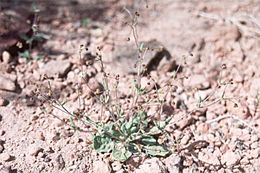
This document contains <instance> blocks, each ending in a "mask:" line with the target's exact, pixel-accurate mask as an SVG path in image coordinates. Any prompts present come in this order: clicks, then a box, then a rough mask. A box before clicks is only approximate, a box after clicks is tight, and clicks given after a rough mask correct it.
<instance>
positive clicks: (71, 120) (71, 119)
mask: <svg viewBox="0 0 260 173" xmlns="http://www.w3.org/2000/svg"><path fill="white" fill-rule="evenodd" d="M70 126H71V127H72V128H73V129H74V130H76V129H77V127H76V125H75V123H74V121H73V117H72V116H71V117H70Z"/></svg>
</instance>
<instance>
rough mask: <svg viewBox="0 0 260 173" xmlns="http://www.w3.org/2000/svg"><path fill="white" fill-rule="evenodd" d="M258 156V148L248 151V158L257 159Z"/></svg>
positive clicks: (259, 151) (259, 149)
mask: <svg viewBox="0 0 260 173" xmlns="http://www.w3.org/2000/svg"><path fill="white" fill-rule="evenodd" d="M259 156H260V148H256V149H253V150H250V157H251V158H254V159H256V158H258V157H259Z"/></svg>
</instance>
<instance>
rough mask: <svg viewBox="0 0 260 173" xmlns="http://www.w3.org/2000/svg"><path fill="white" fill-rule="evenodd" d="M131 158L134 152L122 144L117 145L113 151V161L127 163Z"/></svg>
mask: <svg viewBox="0 0 260 173" xmlns="http://www.w3.org/2000/svg"><path fill="white" fill-rule="evenodd" d="M131 156H132V152H130V151H129V150H128V149H127V148H126V147H124V146H122V145H120V144H116V145H115V147H114V149H113V151H112V157H113V159H115V160H118V161H120V162H124V161H126V160H127V159H129V158H130V157H131Z"/></svg>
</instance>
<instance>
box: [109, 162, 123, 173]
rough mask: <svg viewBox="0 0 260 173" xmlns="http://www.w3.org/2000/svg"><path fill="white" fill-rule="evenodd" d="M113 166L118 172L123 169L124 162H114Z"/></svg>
mask: <svg viewBox="0 0 260 173" xmlns="http://www.w3.org/2000/svg"><path fill="white" fill-rule="evenodd" d="M111 166H112V169H113V171H116V172H118V171H120V170H121V169H122V164H121V163H120V162H118V161H115V162H113V163H112V165H111Z"/></svg>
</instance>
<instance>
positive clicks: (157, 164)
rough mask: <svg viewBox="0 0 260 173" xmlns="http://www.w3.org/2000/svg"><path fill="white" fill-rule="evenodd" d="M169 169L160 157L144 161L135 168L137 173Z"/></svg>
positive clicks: (158, 171) (161, 172) (158, 172)
mask: <svg viewBox="0 0 260 173" xmlns="http://www.w3.org/2000/svg"><path fill="white" fill-rule="evenodd" d="M165 172H167V169H166V168H165V166H164V165H163V164H162V162H161V161H160V160H159V159H158V158H151V159H147V160H145V161H144V163H143V164H142V165H140V166H139V168H137V169H136V170H135V173H165Z"/></svg>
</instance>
